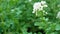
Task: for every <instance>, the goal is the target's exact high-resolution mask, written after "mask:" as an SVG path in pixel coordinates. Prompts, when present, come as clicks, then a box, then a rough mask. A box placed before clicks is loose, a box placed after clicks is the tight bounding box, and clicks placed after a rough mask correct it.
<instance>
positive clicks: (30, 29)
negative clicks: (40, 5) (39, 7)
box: [0, 0, 60, 34]
mask: <svg viewBox="0 0 60 34" xmlns="http://www.w3.org/2000/svg"><path fill="white" fill-rule="evenodd" d="M40 1H42V0H0V34H60V19H57V18H56V15H57V12H59V11H60V0H44V1H46V3H47V5H48V7H47V8H45V9H44V10H45V11H46V12H48V14H47V15H44V17H43V19H41V18H40V17H37V16H36V15H35V14H33V13H32V11H33V4H34V3H35V2H40Z"/></svg>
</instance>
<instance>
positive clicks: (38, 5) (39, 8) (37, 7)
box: [32, 1, 48, 13]
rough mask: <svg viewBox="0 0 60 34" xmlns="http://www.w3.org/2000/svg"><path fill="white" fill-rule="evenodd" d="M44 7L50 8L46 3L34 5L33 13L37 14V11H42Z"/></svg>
mask: <svg viewBox="0 0 60 34" xmlns="http://www.w3.org/2000/svg"><path fill="white" fill-rule="evenodd" d="M44 7H48V6H47V5H46V2H45V1H41V2H36V3H34V5H33V12H32V13H35V12H36V11H42V10H43V8H44Z"/></svg>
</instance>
